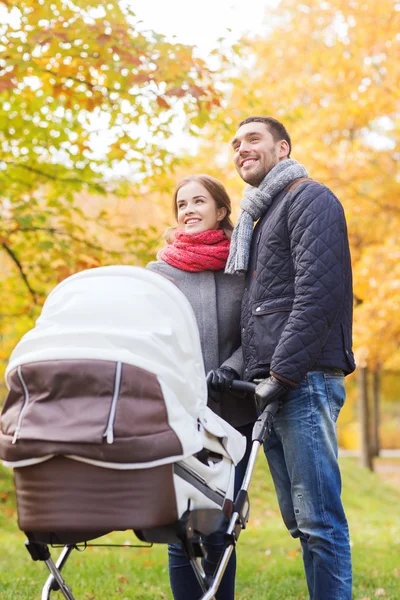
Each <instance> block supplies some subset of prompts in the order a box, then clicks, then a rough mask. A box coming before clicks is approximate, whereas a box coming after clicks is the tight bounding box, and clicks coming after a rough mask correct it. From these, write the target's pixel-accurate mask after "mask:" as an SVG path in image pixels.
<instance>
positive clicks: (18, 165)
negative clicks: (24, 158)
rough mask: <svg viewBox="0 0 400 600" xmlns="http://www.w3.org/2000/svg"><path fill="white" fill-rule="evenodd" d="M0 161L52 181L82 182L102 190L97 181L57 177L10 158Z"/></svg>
mask: <svg viewBox="0 0 400 600" xmlns="http://www.w3.org/2000/svg"><path fill="white" fill-rule="evenodd" d="M1 162H4V163H5V164H6V165H11V166H13V167H19V168H20V169H25V170H26V171H30V172H31V173H35V174H36V175H42V176H43V177H46V178H47V179H51V180H52V181H61V182H63V183H83V184H85V185H87V186H89V187H92V188H93V189H95V190H97V191H104V189H103V187H102V186H101V185H100V184H99V183H91V182H90V181H85V180H84V179H79V178H78V177H57V175H53V174H51V173H46V171H42V170H41V169H37V168H36V167H31V166H30V165H24V164H22V163H16V162H14V161H12V160H1Z"/></svg>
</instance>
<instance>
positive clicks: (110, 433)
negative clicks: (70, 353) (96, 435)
mask: <svg viewBox="0 0 400 600" xmlns="http://www.w3.org/2000/svg"><path fill="white" fill-rule="evenodd" d="M121 375H122V363H121V362H119V361H118V362H117V368H116V370H115V383H114V395H113V399H112V401H111V407H110V414H109V415H108V422H107V427H106V430H105V432H104V434H103V437H105V438H107V444H112V443H113V441H114V421H115V414H116V412H117V402H118V396H119V391H120V388H121Z"/></svg>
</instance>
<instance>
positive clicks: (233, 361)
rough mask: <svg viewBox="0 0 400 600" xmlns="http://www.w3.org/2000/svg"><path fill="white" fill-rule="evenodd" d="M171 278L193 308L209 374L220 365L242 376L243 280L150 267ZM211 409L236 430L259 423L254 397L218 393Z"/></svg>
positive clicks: (153, 264)
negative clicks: (241, 324) (241, 313)
mask: <svg viewBox="0 0 400 600" xmlns="http://www.w3.org/2000/svg"><path fill="white" fill-rule="evenodd" d="M147 268H148V269H151V270H152V271H156V272H157V273H160V274H161V275H164V276H166V277H168V278H169V279H171V280H172V281H173V282H174V283H175V284H176V285H177V286H178V287H179V289H180V290H181V291H182V292H183V293H184V294H185V296H186V298H187V299H188V300H189V302H190V304H191V305H192V308H193V311H194V314H195V316H196V320H197V325H198V328H199V333H200V342H201V348H202V351H203V360H204V367H205V371H206V373H207V372H208V371H211V370H212V369H218V368H219V367H221V366H226V367H231V368H232V369H235V371H237V373H239V375H240V377H242V371H243V357H242V348H241V346H240V310H241V302H242V296H243V291H244V277H238V276H236V275H225V274H224V272H223V271H202V272H200V273H191V272H189V271H183V270H181V269H177V268H175V267H172V266H171V265H169V264H167V263H166V262H164V261H162V260H159V261H157V262H151V263H149V264H148V265H147ZM215 396H216V397H218V396H220V398H219V402H215V401H214V400H213V399H211V398H209V400H208V405H209V407H210V408H211V409H212V410H213V411H214V412H216V413H217V414H218V415H220V416H221V417H222V418H223V419H225V420H226V421H228V422H229V423H230V424H231V425H233V426H234V427H238V426H240V425H246V424H247V423H252V422H254V421H255V420H256V418H257V415H256V412H255V408H254V403H253V400H252V398H251V397H243V396H239V395H236V394H233V393H228V392H226V393H224V394H215Z"/></svg>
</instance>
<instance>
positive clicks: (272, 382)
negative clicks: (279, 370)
mask: <svg viewBox="0 0 400 600" xmlns="http://www.w3.org/2000/svg"><path fill="white" fill-rule="evenodd" d="M292 389H293V387H292V386H290V385H288V384H286V383H284V382H283V381H280V380H279V379H277V378H276V377H274V375H270V376H269V377H267V378H266V379H263V380H262V381H260V383H259V384H258V385H257V387H256V390H255V398H256V404H257V408H258V410H259V413H260V414H261V413H262V412H264V410H265V408H266V407H267V406H268V404H271V402H273V401H274V400H278V399H279V398H280V397H281V396H283V394H285V393H286V392H288V391H289V390H292Z"/></svg>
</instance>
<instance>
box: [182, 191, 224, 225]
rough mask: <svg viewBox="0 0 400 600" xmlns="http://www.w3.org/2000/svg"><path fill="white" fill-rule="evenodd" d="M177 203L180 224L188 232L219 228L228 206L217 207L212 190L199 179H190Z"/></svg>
mask: <svg viewBox="0 0 400 600" xmlns="http://www.w3.org/2000/svg"><path fill="white" fill-rule="evenodd" d="M176 204H177V208H178V225H180V226H181V228H182V230H183V231H185V232H186V233H200V232H202V231H207V230H208V229H218V228H219V226H220V223H221V221H222V220H223V219H224V217H225V215H226V208H217V204H216V202H215V200H214V198H213V197H212V196H211V194H210V192H208V191H207V190H206V188H205V187H204V185H202V184H201V183H199V182H198V181H190V182H189V183H186V184H185V185H184V186H182V187H181V188H180V190H179V191H178V195H177V197H176Z"/></svg>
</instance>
